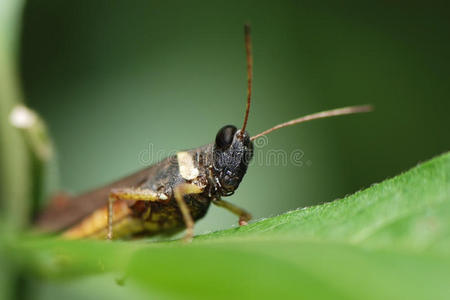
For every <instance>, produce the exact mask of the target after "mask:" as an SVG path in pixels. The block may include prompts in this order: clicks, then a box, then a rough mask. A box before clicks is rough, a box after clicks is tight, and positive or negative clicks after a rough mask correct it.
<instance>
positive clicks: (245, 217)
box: [213, 199, 252, 226]
mask: <svg viewBox="0 0 450 300" xmlns="http://www.w3.org/2000/svg"><path fill="white" fill-rule="evenodd" d="M213 203H214V204H215V205H217V206H220V207H223V208H225V209H227V210H229V211H230V212H232V213H233V214H235V215H237V216H239V225H241V226H243V225H247V224H248V223H247V222H248V221H250V220H251V218H252V215H251V214H250V213H248V212H247V211H245V210H244V209H242V208H240V207H238V206H236V205H234V204H232V203H230V202H227V201H225V200H222V199H214V200H213Z"/></svg>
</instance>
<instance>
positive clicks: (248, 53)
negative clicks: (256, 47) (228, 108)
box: [240, 24, 253, 137]
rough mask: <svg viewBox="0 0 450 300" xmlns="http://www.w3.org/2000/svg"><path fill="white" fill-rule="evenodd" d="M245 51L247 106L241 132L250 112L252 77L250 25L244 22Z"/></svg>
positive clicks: (245, 125)
mask: <svg viewBox="0 0 450 300" xmlns="http://www.w3.org/2000/svg"><path fill="white" fill-rule="evenodd" d="M244 32H245V51H246V56H247V108H246V109H245V117H244V124H243V125H242V129H241V134H240V136H241V137H242V134H243V133H244V131H245V128H246V127H247V121H248V114H249V112H250V100H251V97H252V79H253V57H252V41H251V37H250V25H249V24H245V26H244Z"/></svg>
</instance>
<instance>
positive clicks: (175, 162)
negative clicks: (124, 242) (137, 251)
mask: <svg viewBox="0 0 450 300" xmlns="http://www.w3.org/2000/svg"><path fill="white" fill-rule="evenodd" d="M245 45H246V54H247V78H248V89H247V107H246V111H245V117H244V124H243V126H242V128H241V129H237V128H236V127H235V126H232V125H227V126H224V127H223V128H221V129H220V130H219V132H218V133H217V135H216V139H215V142H214V143H211V144H208V145H205V146H202V147H199V148H196V149H192V150H186V151H180V152H178V153H177V154H176V155H174V156H171V157H168V158H166V159H165V160H163V161H161V162H159V163H157V164H155V165H152V166H150V167H148V168H146V169H144V170H142V171H139V172H138V173H135V174H133V175H130V176H128V177H126V178H124V179H122V180H119V181H117V182H114V183H112V184H110V185H108V186H105V187H103V188H100V189H96V190H94V191H91V192H88V193H86V194H83V195H81V196H78V197H75V198H73V199H63V201H54V203H53V205H51V206H50V207H49V208H48V209H47V210H46V211H44V213H43V214H42V215H41V216H40V218H39V219H38V221H37V225H38V227H40V228H41V229H43V230H46V231H64V232H63V235H64V236H65V237H67V238H108V239H112V238H125V237H136V236H151V235H155V234H172V233H175V232H178V231H180V230H183V229H184V228H186V236H185V240H190V239H191V238H192V237H193V228H194V222H195V221H196V220H198V219H200V218H202V217H203V216H204V215H205V214H206V212H207V211H208V208H209V206H210V204H211V202H212V203H213V204H215V205H217V206H220V207H224V208H226V209H228V210H229V211H231V212H232V213H234V214H236V215H237V216H238V217H239V224H240V225H245V224H247V222H248V221H249V220H250V219H251V215H250V214H249V213H248V212H246V211H245V210H243V209H241V208H239V207H237V206H235V205H233V204H231V203H229V202H226V201H224V200H222V197H225V196H230V195H232V194H233V193H234V191H235V190H236V189H237V188H238V186H239V184H240V182H241V180H242V178H243V177H244V175H245V173H246V171H247V167H248V164H249V162H250V160H251V158H252V156H253V143H252V141H253V140H255V139H257V138H259V137H260V136H262V135H265V134H268V133H270V132H272V131H274V130H277V129H280V128H283V127H286V126H291V125H294V124H298V123H303V122H307V121H311V120H315V119H320V118H326V117H331V116H340V115H347V114H354V113H361V112H368V111H370V110H371V109H372V108H371V107H370V106H367V105H365V106H352V107H345V108H339V109H334V110H329V111H325V112H320V113H315V114H311V115H307V116H304V117H301V118H298V119H294V120H291V121H289V122H285V123H282V124H279V125H277V126H274V127H272V128H270V129H268V130H266V131H263V132H262V133H260V134H257V135H255V136H253V137H250V135H249V134H248V132H247V131H245V129H246V125H247V121H248V115H249V111H250V98H251V86H252V65H253V61H252V55H251V41H250V27H249V26H248V25H246V26H245ZM59 198H60V199H61V198H62V197H59Z"/></svg>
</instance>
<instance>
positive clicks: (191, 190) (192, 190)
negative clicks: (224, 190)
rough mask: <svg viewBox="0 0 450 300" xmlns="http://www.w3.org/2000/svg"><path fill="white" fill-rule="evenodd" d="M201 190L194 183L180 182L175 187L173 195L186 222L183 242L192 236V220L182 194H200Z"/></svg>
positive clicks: (189, 239) (188, 240)
mask: <svg viewBox="0 0 450 300" xmlns="http://www.w3.org/2000/svg"><path fill="white" fill-rule="evenodd" d="M201 192H203V190H202V189H201V188H200V187H198V186H197V185H195V184H191V183H182V184H179V185H177V186H176V187H175V189H174V196H175V200H176V201H177V204H178V207H179V208H180V211H181V215H182V216H183V220H184V223H185V224H186V235H185V236H184V241H185V242H190V241H191V240H192V237H193V236H194V220H193V219H192V215H191V213H190V211H189V207H188V206H187V204H186V202H185V201H184V196H185V195H189V194H200V193H201Z"/></svg>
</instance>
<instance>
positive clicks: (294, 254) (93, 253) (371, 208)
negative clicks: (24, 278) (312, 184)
mask: <svg viewBox="0 0 450 300" xmlns="http://www.w3.org/2000/svg"><path fill="white" fill-rule="evenodd" d="M369 171H370V170H369ZM293 196H294V195H293ZM449 200H450V153H446V154H444V155H441V156H439V157H437V158H434V159H432V160H430V161H428V162H426V163H423V164H421V165H419V166H417V167H415V168H413V169H412V170H410V171H408V172H406V173H404V174H401V175H399V176H397V177H395V178H392V179H389V180H386V181H384V182H382V183H380V184H375V185H373V186H372V187H370V188H368V189H366V190H363V191H360V192H357V193H355V194H354V195H351V196H349V197H346V198H344V199H341V200H336V201H333V202H331V203H327V204H324V205H319V206H314V207H309V208H305V209H299V210H295V211H291V212H288V213H286V214H283V215H280V216H277V217H273V218H269V219H264V220H259V221H256V222H254V223H252V224H250V225H248V226H246V227H242V228H234V229H230V230H225V231H220V232H215V233H211V234H207V235H203V236H199V237H197V238H196V239H195V240H194V242H193V243H191V244H189V245H183V244H181V243H180V242H178V241H176V242H162V243H152V242H149V241H145V240H142V241H128V242H125V241H119V242H104V241H86V240H84V241H66V240H62V239H57V238H42V237H23V238H21V239H19V240H16V241H14V242H10V243H9V250H11V251H9V253H11V254H10V255H13V256H14V257H15V259H16V261H18V262H20V265H21V266H22V267H24V268H26V269H27V270H29V271H32V272H34V274H35V275H36V276H40V277H42V276H43V277H45V278H47V280H49V281H51V282H57V283H58V282H60V284H63V283H62V282H64V284H66V283H67V279H70V280H71V282H77V280H78V282H79V280H82V279H83V278H86V275H88V274H91V275H93V274H97V275H98V274H104V273H109V272H112V273H113V274H114V276H116V278H124V279H125V280H124V282H125V285H124V287H123V288H124V289H130V290H132V289H133V288H137V289H139V290H141V291H142V290H143V291H144V292H145V295H147V294H151V295H158V298H167V299H181V298H182V299H186V298H188V299H190V298H192V299H193V298H195V299H198V298H205V299H211V298H218V299H231V298H241V299H245V298H246V299H249V298H250V299H253V298H260V299H265V298H279V299H284V298H296V299H298V298H304V299H312V298H314V299H448V296H449V295H450V201H449ZM12 253H13V254H12ZM62 278H64V279H66V280H65V281H58V280H56V279H62ZM77 278H78V279H77ZM54 280H56V281H54ZM69 282H70V281H69ZM108 282H109V283H108V284H107V285H106V287H107V288H108V289H110V288H111V289H115V288H117V287H115V285H116V283H115V282H114V281H113V280H112V279H110V280H109V281H108ZM103 287H105V286H103Z"/></svg>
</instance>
